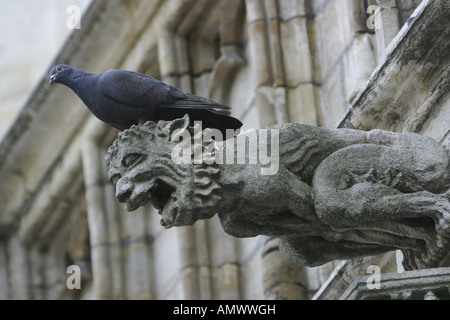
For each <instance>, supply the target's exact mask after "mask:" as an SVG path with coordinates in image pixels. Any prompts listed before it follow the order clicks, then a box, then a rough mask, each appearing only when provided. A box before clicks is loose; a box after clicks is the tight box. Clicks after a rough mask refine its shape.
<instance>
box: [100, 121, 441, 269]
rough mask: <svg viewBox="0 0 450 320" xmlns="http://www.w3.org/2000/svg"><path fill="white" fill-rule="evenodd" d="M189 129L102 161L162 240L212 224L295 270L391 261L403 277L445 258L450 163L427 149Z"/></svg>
mask: <svg viewBox="0 0 450 320" xmlns="http://www.w3.org/2000/svg"><path fill="white" fill-rule="evenodd" d="M199 125H200V123H197V125H196V126H194V127H190V126H189V118H188V117H187V115H186V116H185V117H184V118H182V119H176V120H173V121H159V122H158V123H153V122H147V123H145V124H144V125H143V126H141V127H139V128H138V127H136V126H133V127H131V128H130V129H128V130H125V131H124V132H122V133H120V134H119V135H118V138H117V139H116V141H114V143H113V144H112V146H111V147H110V148H109V149H108V154H107V156H106V161H107V167H108V174H109V178H110V180H111V181H112V182H113V183H114V184H115V186H116V197H117V199H118V200H119V201H120V202H123V203H125V207H126V209H127V210H128V211H133V210H135V209H136V208H138V207H139V206H142V205H144V204H146V203H147V202H148V201H149V202H150V203H152V204H153V206H154V207H155V208H156V209H157V210H158V211H159V213H160V214H161V215H162V220H161V224H162V225H163V226H165V227H166V228H169V227H172V226H185V225H192V224H193V223H194V222H195V221H197V220H199V219H209V218H211V217H212V216H214V215H215V214H218V215H219V218H220V221H221V223H222V226H223V228H224V230H225V231H226V232H227V233H228V234H230V235H232V236H236V237H255V236H257V235H266V236H271V237H278V238H279V239H280V250H281V252H282V253H283V255H284V257H285V258H286V259H287V260H289V261H291V262H293V263H296V264H299V265H308V266H317V265H321V264H323V263H326V262H328V261H332V260H336V259H351V258H355V257H362V256H368V255H376V254H380V253H383V252H387V251H392V250H396V249H400V250H401V251H402V252H403V254H404V257H405V259H404V261H403V264H404V267H405V269H407V270H411V269H420V268H428V267H437V266H440V265H441V264H442V261H444V260H445V259H446V258H447V256H448V254H449V251H450V250H449V249H450V245H449V243H450V197H449V196H450V191H449V189H450V173H449V169H450V157H449V154H448V152H447V151H446V150H445V149H444V148H443V147H442V146H441V145H440V144H439V143H438V142H437V141H435V140H433V139H431V138H429V137H426V136H423V135H419V134H415V133H393V132H387V131H382V130H372V131H370V132H365V131H359V130H351V129H325V128H319V127H314V126H308V125H302V124H296V123H288V124H282V125H276V126H272V127H270V128H266V129H259V130H253V131H249V132H245V133H241V134H239V135H238V136H235V137H232V138H231V139H227V140H226V141H220V140H221V137H218V135H217V132H214V130H210V129H208V130H204V131H202V130H201V128H200V127H199ZM219 134H220V132H219ZM213 137H214V138H215V139H213ZM214 140H216V141H214Z"/></svg>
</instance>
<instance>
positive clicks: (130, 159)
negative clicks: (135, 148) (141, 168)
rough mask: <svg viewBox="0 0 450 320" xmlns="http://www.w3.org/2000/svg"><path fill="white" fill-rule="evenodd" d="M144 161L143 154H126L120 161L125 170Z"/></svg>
mask: <svg viewBox="0 0 450 320" xmlns="http://www.w3.org/2000/svg"><path fill="white" fill-rule="evenodd" d="M144 159H145V155H143V154H139V153H130V154H127V155H126V156H125V157H124V158H123V159H122V165H123V166H125V167H127V168H130V167H131V166H133V165H136V164H138V163H139V162H141V161H143V160H144Z"/></svg>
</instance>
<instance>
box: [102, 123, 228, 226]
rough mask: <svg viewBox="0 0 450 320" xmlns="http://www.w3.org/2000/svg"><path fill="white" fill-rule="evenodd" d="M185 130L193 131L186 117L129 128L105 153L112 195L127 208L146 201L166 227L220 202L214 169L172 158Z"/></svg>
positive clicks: (208, 212) (205, 214)
mask: <svg viewBox="0 0 450 320" xmlns="http://www.w3.org/2000/svg"><path fill="white" fill-rule="evenodd" d="M185 131H189V132H190V133H192V131H193V129H192V128H191V127H189V117H188V116H187V115H186V116H184V118H181V119H176V120H173V121H159V122H158V123H154V122H151V121H148V122H146V123H145V124H144V125H142V126H141V127H137V126H132V127H131V128H130V129H127V130H125V131H123V132H122V133H121V134H120V135H119V136H118V138H117V139H116V141H114V143H113V144H112V145H111V147H109V149H108V153H107V156H106V163H107V167H108V177H109V179H110V180H111V181H112V182H113V183H114V184H115V186H116V198H117V199H118V200H119V201H120V202H123V203H124V204H125V208H126V209H127V211H134V210H136V209H137V208H138V207H140V206H143V205H145V204H146V203H147V202H150V203H151V204H152V205H153V206H154V207H155V208H156V209H157V210H158V212H159V214H161V215H162V219H161V224H162V225H163V226H165V227H166V228H169V227H172V226H184V225H191V224H193V223H194V222H195V221H196V220H199V219H209V218H211V217H212V216H213V215H214V214H215V212H214V210H213V208H214V206H215V205H216V203H217V201H219V200H220V197H219V195H218V190H219V189H220V187H219V185H218V183H217V182H216V181H215V178H217V177H218V175H219V173H220V172H219V170H218V169H217V168H216V167H214V166H212V165H211V166H209V165H206V164H193V163H192V162H191V163H179V162H177V161H174V160H173V159H172V156H173V150H174V148H175V147H176V146H177V145H178V144H179V143H180V142H179V140H180V136H183V132H185ZM188 136H189V137H192V135H191V134H189V135H188ZM183 139H184V138H183ZM191 152H193V148H192V150H191Z"/></svg>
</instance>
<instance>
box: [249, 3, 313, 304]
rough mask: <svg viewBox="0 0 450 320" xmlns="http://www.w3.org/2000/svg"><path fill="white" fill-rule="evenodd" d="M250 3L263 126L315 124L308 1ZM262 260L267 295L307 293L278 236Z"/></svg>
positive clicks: (295, 296) (300, 296)
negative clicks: (285, 257)
mask: <svg viewBox="0 0 450 320" xmlns="http://www.w3.org/2000/svg"><path fill="white" fill-rule="evenodd" d="M246 8H247V23H248V33H249V41H250V46H251V61H252V63H253V64H254V65H255V68H254V81H255V86H256V104H257V106H258V115H259V119H260V121H259V122H260V126H261V127H265V126H269V125H273V124H276V123H285V122H290V121H294V122H302V123H309V124H317V116H316V110H315V99H314V88H313V73H312V65H311V63H312V61H311V52H310V50H311V48H310V46H309V36H308V24H307V17H306V8H305V4H304V1H297V0H296V1H290V0H282V1H274V0H247V1H246ZM302 100H305V101H307V102H306V103H304V104H303V103H300V105H299V101H302ZM262 266H263V286H264V295H265V297H266V298H267V299H294V300H295V299H303V298H305V296H304V295H303V293H302V290H303V288H302V287H301V285H300V286H299V285H298V284H299V283H301V281H300V280H299V278H300V277H301V276H300V275H301V273H302V268H301V267H299V266H295V265H293V264H291V263H290V262H288V261H286V260H285V259H284V258H283V257H282V256H281V253H280V251H279V248H278V239H275V238H268V240H267V241H266V242H265V245H264V248H263V253H262Z"/></svg>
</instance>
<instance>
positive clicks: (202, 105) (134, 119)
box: [49, 64, 242, 137]
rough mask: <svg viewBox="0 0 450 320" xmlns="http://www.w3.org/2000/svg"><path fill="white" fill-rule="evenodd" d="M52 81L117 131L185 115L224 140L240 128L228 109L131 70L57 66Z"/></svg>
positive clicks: (51, 75)
mask: <svg viewBox="0 0 450 320" xmlns="http://www.w3.org/2000/svg"><path fill="white" fill-rule="evenodd" d="M54 82H56V83H59V84H63V85H65V86H67V87H69V88H70V89H72V90H73V91H74V92H75V93H76V94H77V95H78V97H79V98H80V99H81V100H82V101H83V102H84V104H85V105H86V106H87V107H88V109H89V110H90V111H91V112H92V113H93V114H94V115H95V116H96V117H97V118H98V119H100V120H101V121H103V122H106V123H107V124H109V125H110V126H112V127H114V128H117V129H119V130H125V129H128V128H130V127H131V126H132V125H137V126H138V127H139V126H141V125H143V124H144V123H145V122H146V121H153V122H158V121H159V120H165V121H170V120H174V119H177V118H182V117H183V116H184V115H185V114H188V115H189V119H190V122H191V123H190V125H191V126H192V125H193V124H194V121H202V123H201V124H202V129H205V128H213V129H218V130H220V131H221V132H222V135H223V137H225V136H226V129H233V130H237V129H239V128H240V127H241V126H242V123H241V122H240V121H239V120H238V119H236V118H233V117H231V116H230V111H229V110H230V109H231V108H230V107H228V106H225V105H223V104H220V103H217V102H215V101H212V100H209V99H206V98H203V97H200V96H195V95H191V94H188V93H186V92H184V91H183V90H181V89H179V88H176V87H174V86H171V85H169V84H167V83H164V82H162V81H159V80H157V79H154V78H152V77H149V76H147V75H144V74H140V73H137V72H133V71H126V70H115V69H114V70H109V71H106V72H104V73H98V74H92V73H87V72H84V71H82V70H79V69H77V68H74V67H71V66H68V65H64V64H59V65H56V66H54V67H53V68H52V69H51V71H50V81H49V84H50V85H51V84H53V83H54Z"/></svg>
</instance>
